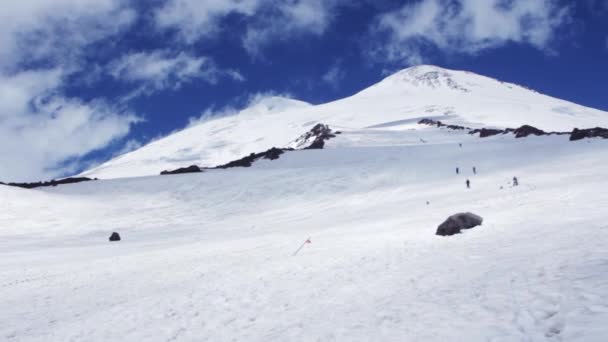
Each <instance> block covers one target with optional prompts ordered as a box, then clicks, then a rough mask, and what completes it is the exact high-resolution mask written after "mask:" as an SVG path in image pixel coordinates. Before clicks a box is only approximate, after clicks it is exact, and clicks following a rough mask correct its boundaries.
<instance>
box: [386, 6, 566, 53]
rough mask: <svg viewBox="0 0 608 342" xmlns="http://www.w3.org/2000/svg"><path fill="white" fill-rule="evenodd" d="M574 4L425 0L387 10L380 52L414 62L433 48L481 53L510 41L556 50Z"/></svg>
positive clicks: (452, 51) (454, 51) (544, 49)
mask: <svg viewBox="0 0 608 342" xmlns="http://www.w3.org/2000/svg"><path fill="white" fill-rule="evenodd" d="M570 10H571V9H570V8H569V7H567V6H561V5H560V3H559V2H557V1H554V0H512V1H509V2H505V1H501V0H422V1H418V2H415V3H408V4H406V5H404V6H402V7H401V8H399V9H398V10H396V11H393V12H389V13H385V14H383V15H381V16H380V17H379V18H378V20H377V22H376V25H375V27H374V31H375V32H376V33H378V34H379V35H380V36H381V35H385V36H387V37H388V39H386V40H383V41H382V43H381V45H380V46H377V47H376V49H375V51H374V56H375V57H376V58H379V59H384V60H389V61H404V62H409V63H410V64H417V63H419V62H422V61H423V60H424V59H425V58H426V57H427V56H426V53H425V52H426V51H427V50H428V49H429V48H435V49H438V50H439V51H441V52H443V53H447V54H453V53H460V54H477V53H479V52H481V51H483V50H486V49H490V48H495V47H499V46H502V45H505V44H507V43H519V44H526V45H530V46H533V47H535V48H537V49H539V50H543V51H545V52H547V53H552V46H551V44H552V42H553V41H554V40H555V39H556V36H557V31H558V29H559V28H560V27H562V26H563V25H564V24H565V23H567V22H568V21H569V20H570Z"/></svg>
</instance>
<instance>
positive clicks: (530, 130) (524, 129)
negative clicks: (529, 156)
mask: <svg viewBox="0 0 608 342" xmlns="http://www.w3.org/2000/svg"><path fill="white" fill-rule="evenodd" d="M513 133H514V134H515V138H525V137H527V136H530V135H537V136H541V135H549V133H547V132H545V131H543V130H541V129H538V128H536V127H534V126H530V125H523V126H521V127H519V128H517V129H515V130H513Z"/></svg>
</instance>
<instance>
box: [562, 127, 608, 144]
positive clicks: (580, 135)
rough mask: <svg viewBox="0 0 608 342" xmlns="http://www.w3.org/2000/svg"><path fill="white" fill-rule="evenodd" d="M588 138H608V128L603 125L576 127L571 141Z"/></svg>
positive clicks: (571, 134) (571, 135)
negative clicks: (584, 127) (586, 127)
mask: <svg viewBox="0 0 608 342" xmlns="http://www.w3.org/2000/svg"><path fill="white" fill-rule="evenodd" d="M586 138H603V139H608V129H607V128H602V127H595V128H588V129H578V128H575V129H574V130H573V131H572V133H570V141H576V140H581V139H586Z"/></svg>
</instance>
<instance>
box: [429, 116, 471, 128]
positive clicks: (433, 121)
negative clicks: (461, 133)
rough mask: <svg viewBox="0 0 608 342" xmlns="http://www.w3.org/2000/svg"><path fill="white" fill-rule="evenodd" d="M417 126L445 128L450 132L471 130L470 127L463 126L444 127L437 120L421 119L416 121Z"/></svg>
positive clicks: (444, 125)
mask: <svg viewBox="0 0 608 342" xmlns="http://www.w3.org/2000/svg"><path fill="white" fill-rule="evenodd" d="M418 124H421V125H429V126H437V127H445V128H447V129H451V130H465V129H467V130H471V128H470V127H465V126H458V125H446V124H444V123H443V122H441V121H439V120H433V119H422V120H420V121H418Z"/></svg>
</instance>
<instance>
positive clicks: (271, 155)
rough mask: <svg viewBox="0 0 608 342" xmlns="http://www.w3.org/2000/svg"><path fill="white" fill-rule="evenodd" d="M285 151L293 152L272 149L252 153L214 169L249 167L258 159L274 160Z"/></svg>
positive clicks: (287, 149) (289, 149)
mask: <svg viewBox="0 0 608 342" xmlns="http://www.w3.org/2000/svg"><path fill="white" fill-rule="evenodd" d="M285 151H293V149H291V148H276V147H273V148H271V149H269V150H267V151H265V152H261V153H252V154H250V155H248V156H247V157H243V158H241V159H237V160H233V161H231V162H229V163H227V164H224V165H220V166H217V167H216V169H229V168H232V167H250V166H251V165H252V164H253V163H254V162H255V161H256V160H258V159H268V160H275V159H279V157H280V156H281V155H282V154H283V153H285Z"/></svg>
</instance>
